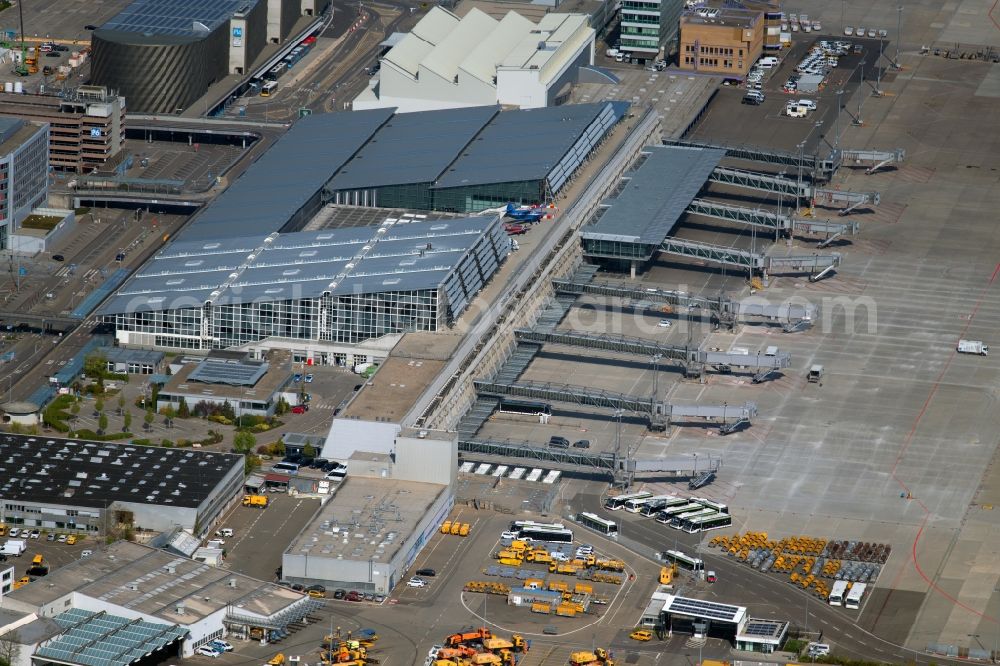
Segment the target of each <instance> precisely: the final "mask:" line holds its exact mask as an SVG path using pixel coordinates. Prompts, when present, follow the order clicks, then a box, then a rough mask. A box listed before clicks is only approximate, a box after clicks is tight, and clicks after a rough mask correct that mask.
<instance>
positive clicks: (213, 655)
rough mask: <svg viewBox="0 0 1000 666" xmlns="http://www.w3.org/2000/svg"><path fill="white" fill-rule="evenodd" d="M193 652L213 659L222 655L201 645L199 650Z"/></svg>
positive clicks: (209, 647) (208, 646)
mask: <svg viewBox="0 0 1000 666" xmlns="http://www.w3.org/2000/svg"><path fill="white" fill-rule="evenodd" d="M195 652H196V653H197V654H200V655H202V656H203V657H211V658H213V659H215V658H216V657H218V656H219V655H220V654H222V653H221V652H219V651H218V650H216V649H215V648H213V647H212V646H211V645H202V646H201V647H200V648H198V649H197V650H195Z"/></svg>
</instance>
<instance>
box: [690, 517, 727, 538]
mask: <svg viewBox="0 0 1000 666" xmlns="http://www.w3.org/2000/svg"><path fill="white" fill-rule="evenodd" d="M732 524H733V517H732V516H730V515H729V514H728V513H716V514H714V515H711V516H700V517H697V518H691V519H690V520H688V522H687V525H685V526H684V527H683V528H682V529H683V530H684V531H685V532H690V533H691V534H695V533H697V532H707V531H708V530H718V529H721V528H723V527H729V526H730V525H732Z"/></svg>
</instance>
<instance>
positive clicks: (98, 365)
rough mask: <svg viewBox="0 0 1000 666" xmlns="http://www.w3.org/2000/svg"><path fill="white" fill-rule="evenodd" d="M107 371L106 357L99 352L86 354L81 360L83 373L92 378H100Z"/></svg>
mask: <svg viewBox="0 0 1000 666" xmlns="http://www.w3.org/2000/svg"><path fill="white" fill-rule="evenodd" d="M107 371H108V359H107V357H106V356H104V354H101V353H100V352H94V353H93V354H88V355H87V358H85V359H84V360H83V373H84V374H85V375H87V377H90V378H92V379H100V378H101V377H103V376H104V375H105V373H107Z"/></svg>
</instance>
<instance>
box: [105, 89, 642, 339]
mask: <svg viewBox="0 0 1000 666" xmlns="http://www.w3.org/2000/svg"><path fill="white" fill-rule="evenodd" d="M627 108H628V105H627V104H623V103H612V102H604V103H598V104H582V105H570V106H562V107H553V108H546V109H531V110H525V111H508V112H503V113H501V112H500V110H499V108H498V107H495V106H491V107H477V108H472V109H452V110H446V111H427V112H420V113H413V114H398V115H397V114H394V113H393V111H392V110H391V109H376V110H372V111H357V112H354V113H349V114H341V113H338V114H320V115H313V116H309V117H306V118H303V119H302V120H300V121H298V122H297V123H296V124H295V125H294V126H293V127H292V129H291V130H290V131H289V132H288V133H286V134H285V135H284V136H283V137H282V138H281V139H280V140H279V141H278V142H277V143H276V144H275V145H274V146H273V147H272V148H271V149H270V150H269V151H267V152H266V153H265V154H264V155H263V156H261V158H260V159H259V160H257V162H255V163H254V164H253V165H252V166H251V167H250V168H249V169H248V170H247V171H246V172H245V173H244V174H243V175H242V176H241V177H240V178H239V179H238V180H237V181H236V182H235V183H233V185H231V186H230V187H229V189H227V190H226V191H225V192H224V193H223V194H222V195H220V196H219V197H218V198H217V199H216V200H215V201H214V202H213V203H212V204H211V205H209V206H207V207H206V208H205V209H204V210H203V211H202V212H201V213H199V214H198V215H197V216H196V217H195V218H194V220H192V222H191V224H189V225H188V226H187V227H186V228H185V229H184V230H183V231H182V232H181V233H180V234H179V235H178V236H177V238H176V239H175V240H174V241H173V242H172V243H171V244H170V245H168V246H167V247H165V248H164V249H163V250H161V251H160V252H158V253H157V254H156V255H155V256H154V257H153V258H152V259H150V260H149V261H147V262H146V263H145V264H144V265H143V266H142V268H140V269H139V270H138V271H137V272H136V273H135V274H134V275H133V276H132V277H131V278H130V279H129V280H128V281H127V282H125V284H123V285H122V286H121V287H120V288H119V289H118V290H117V291H116V292H115V294H114V295H113V296H112V297H111V298H110V299H108V301H107V302H105V304H104V305H103V306H102V308H101V309H100V310H99V311H98V314H99V315H102V316H103V317H104V318H105V321H109V322H113V323H114V326H115V329H116V337H117V340H118V343H119V344H120V345H123V346H124V345H132V346H141V347H150V348H157V349H185V350H208V349H224V348H229V347H235V346H246V345H248V344H250V343H256V342H259V341H262V340H271V341H314V342H316V343H327V344H337V343H341V344H356V343H360V342H364V341H366V340H371V339H374V338H380V337H383V336H386V335H391V334H402V333H406V332H409V331H437V330H441V329H443V328H445V327H447V326H449V325H451V324H452V323H453V322H454V321H455V320H456V319H457V318H458V317H459V316H460V315H461V314H462V312H463V311H464V310H465V309H466V307H468V305H469V303H470V302H471V301H472V299H474V298H475V296H476V294H478V293H479V291H480V290H481V289H482V288H483V287H484V286H485V285H486V284H487V283H488V282H489V281H490V280H491V279H492V277H493V275H494V274H495V273H496V271H497V270H499V268H500V266H501V265H502V264H503V263H504V261H505V260H506V258H507V256H508V254H509V252H510V241H509V239H508V237H507V235H506V233H505V231H504V229H503V227H502V225H501V224H500V219H499V218H500V216H499V215H498V214H497V213H486V214H481V215H473V216H469V217H457V218H456V217H455V216H454V215H452V216H451V219H430V218H432V217H435V216H425V215H414V216H411V217H403V216H400V217H392V216H389V215H388V214H386V215H385V216H383V217H381V221H379V222H377V223H376V224H374V225H372V224H370V223H369V225H368V226H346V225H345V226H336V227H334V228H318V229H317V228H313V227H315V226H316V225H315V224H314V225H313V227H310V229H309V230H303V229H304V228H305V227H306V226H307V225H309V224H312V223H313V222H315V220H316V218H317V214H318V213H320V212H321V211H324V210H327V209H328V207H330V206H333V207H335V206H337V205H338V204H348V205H353V206H359V207H365V208H375V207H385V206H394V207H397V208H410V209H418V210H419V209H423V210H435V209H437V210H440V209H445V210H448V211H451V212H453V213H458V214H462V213H466V214H468V213H472V212H476V211H483V210H485V209H488V208H491V207H495V206H501V205H504V204H506V203H507V202H509V201H514V202H518V203H540V202H544V201H548V200H551V197H552V196H553V195H554V194H555V193H557V192H559V191H560V190H561V188H562V187H564V186H565V185H566V183H567V182H569V180H570V179H571V178H572V176H573V174H574V173H575V171H576V170H577V169H578V168H579V167H580V165H582V164H583V161H584V160H585V159H586V157H587V156H588V155H589V154H590V152H591V151H592V150H593V149H594V148H595V147H596V146H597V144H598V143H599V142H600V141H601V140H603V138H604V137H605V136H606V135H607V133H608V132H609V131H610V130H611V128H612V127H613V126H614V125H615V123H617V122H618V120H619V119H620V118H621V117H622V115H623V114H624V113H625V111H626V110H627ZM428 174H430V175H431V176H430V178H432V180H431V179H429V176H428ZM372 214H373V219H375V217H379V216H378V212H377V211H372ZM422 218H423V219H422ZM355 224H356V223H355ZM276 344H277V342H276Z"/></svg>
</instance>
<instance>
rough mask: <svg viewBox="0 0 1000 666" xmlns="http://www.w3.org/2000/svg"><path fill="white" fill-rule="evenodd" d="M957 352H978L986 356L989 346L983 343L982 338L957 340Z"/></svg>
mask: <svg viewBox="0 0 1000 666" xmlns="http://www.w3.org/2000/svg"><path fill="white" fill-rule="evenodd" d="M958 352H959V353H961V354H978V355H979V356H986V355H987V354H989V353H990V348H989V347H988V346H987V345H984V344H983V341H982V340H959V341H958Z"/></svg>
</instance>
